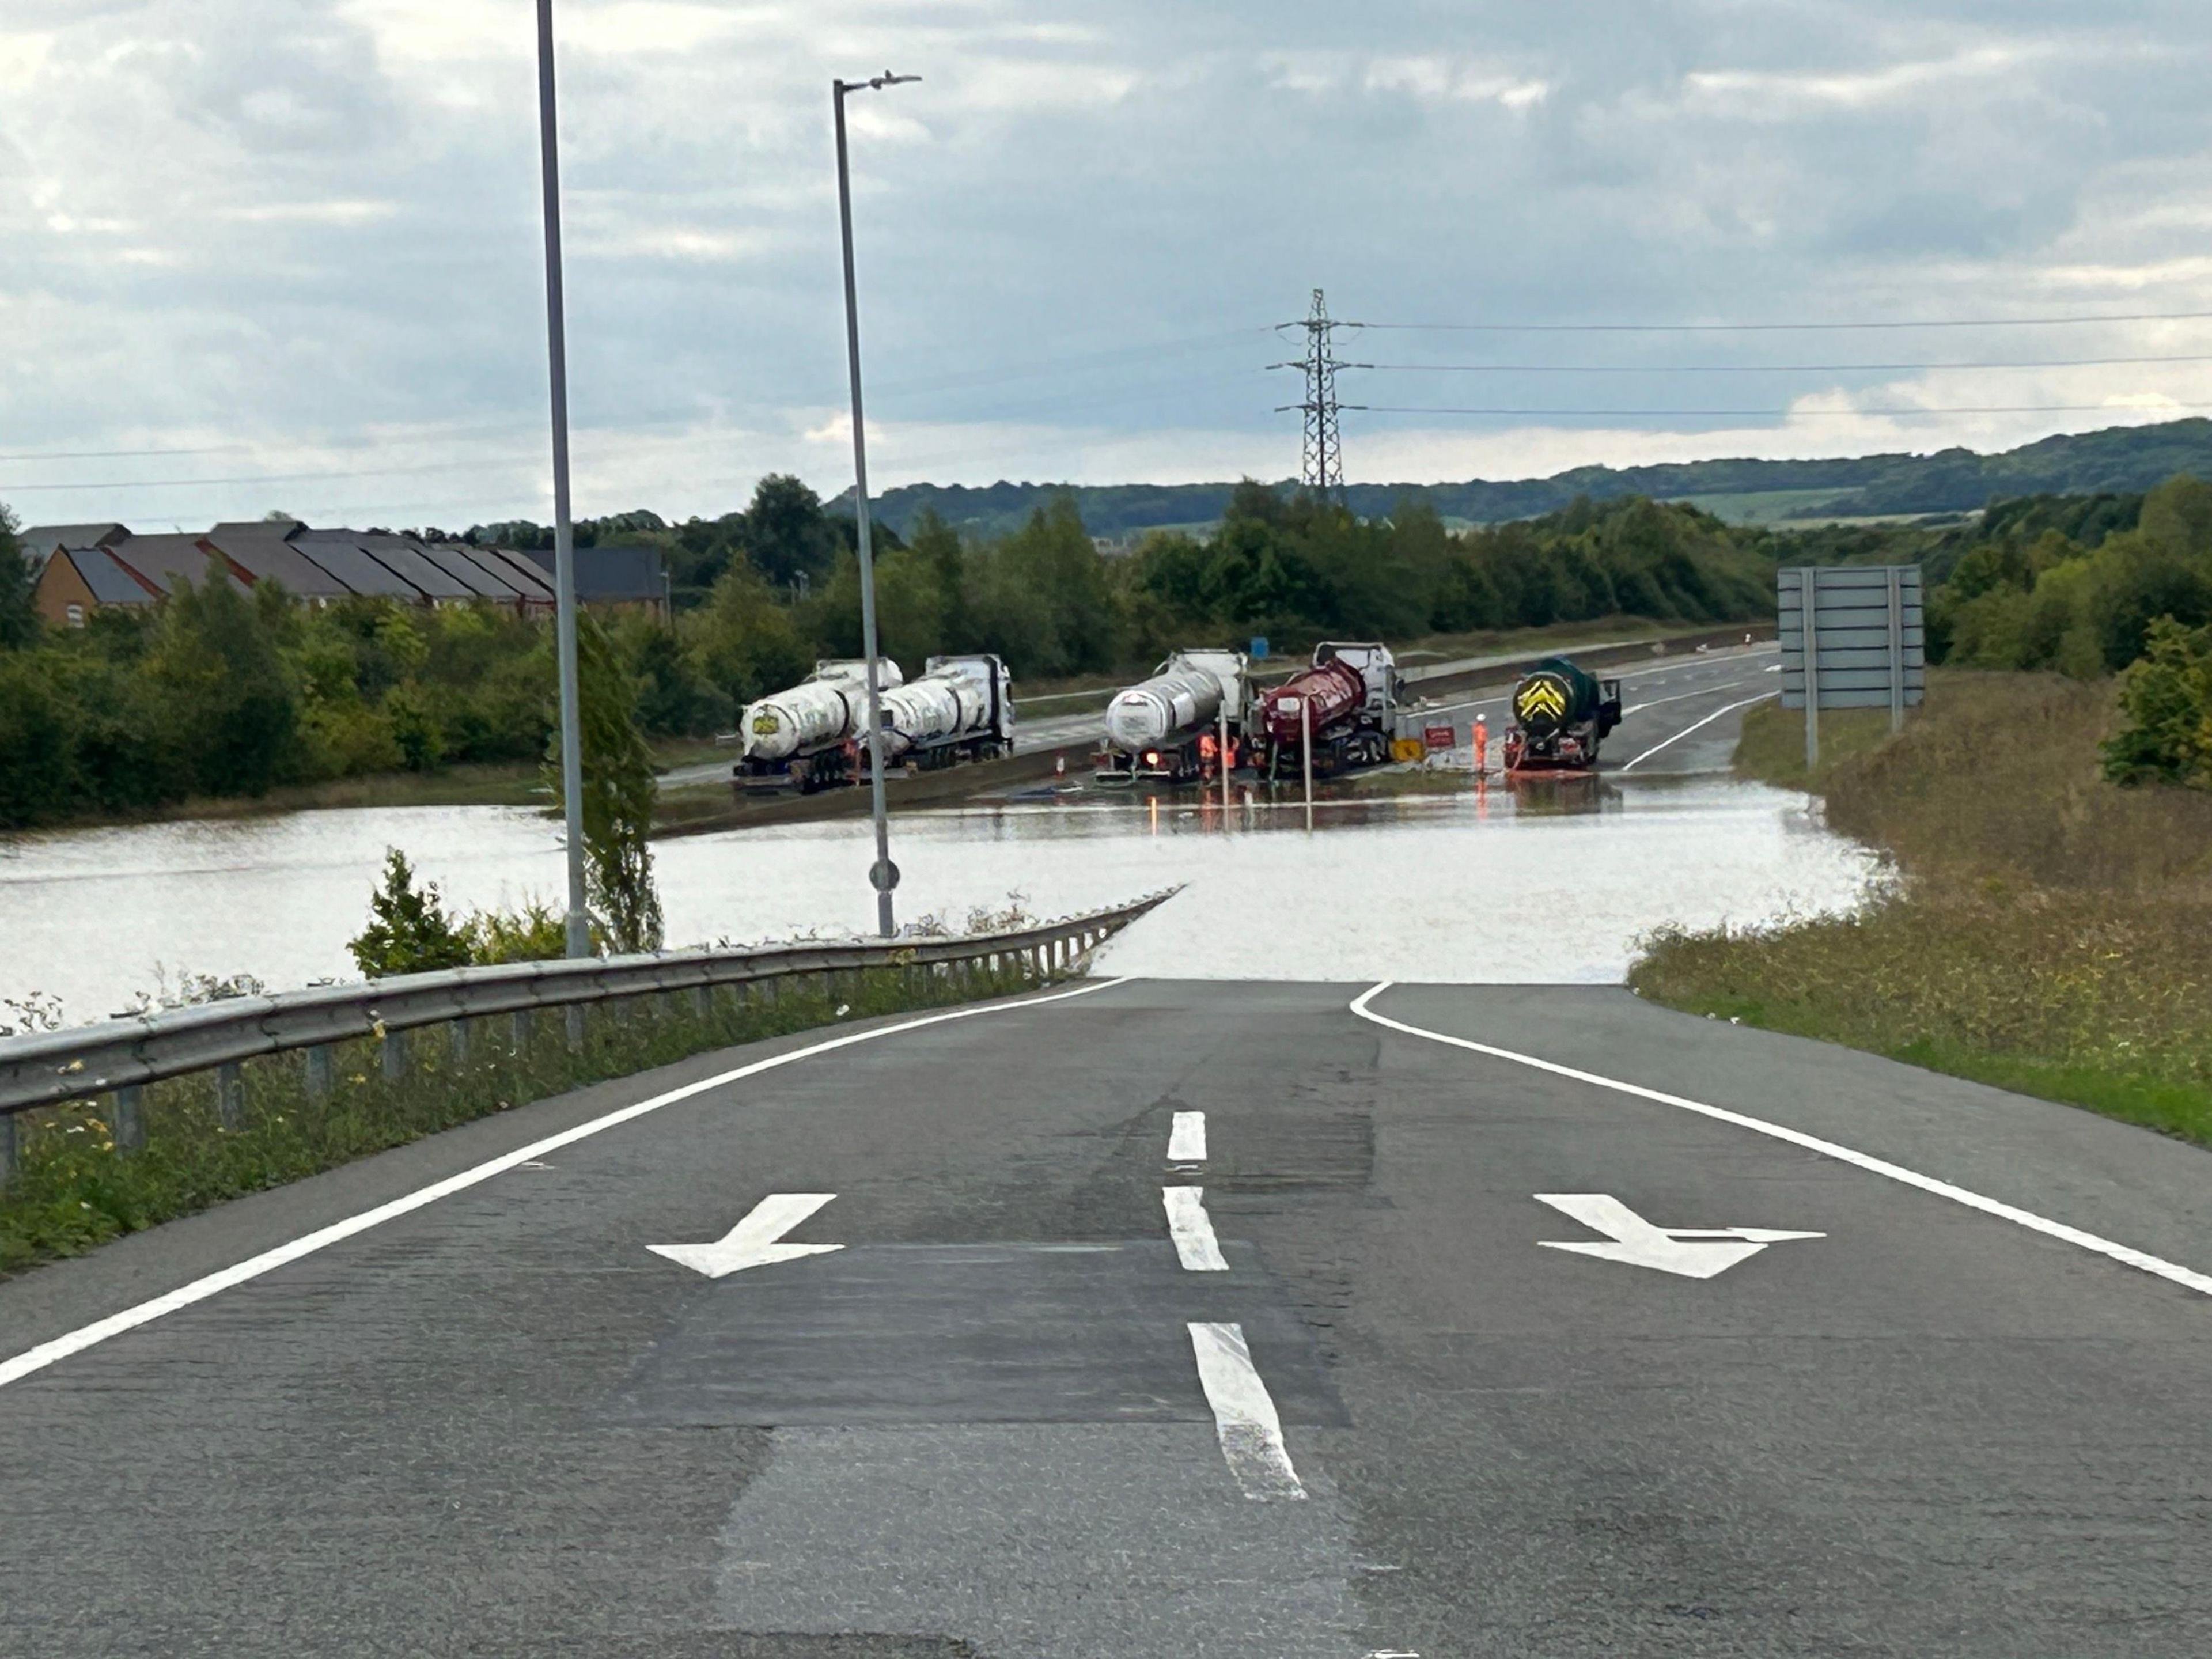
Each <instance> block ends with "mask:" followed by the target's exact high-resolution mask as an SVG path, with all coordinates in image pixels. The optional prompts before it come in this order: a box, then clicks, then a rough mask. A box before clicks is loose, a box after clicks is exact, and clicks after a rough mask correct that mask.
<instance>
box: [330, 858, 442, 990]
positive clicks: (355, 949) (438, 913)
mask: <svg viewBox="0 0 2212 1659" xmlns="http://www.w3.org/2000/svg"><path fill="white" fill-rule="evenodd" d="M346 949H347V950H348V951H351V952H352V953H353V960H354V965H355V966H356V967H357V968H359V969H361V971H362V973H364V974H366V975H368V977H369V978H371V979H385V978H388V977H389V976H391V975H393V974H422V973H428V972H430V971H431V970H433V969H439V968H459V967H461V966H463V965H465V963H467V962H468V961H469V941H468V939H467V938H466V936H465V934H464V933H462V931H461V930H460V929H459V928H458V927H455V926H454V925H453V921H452V919H451V918H450V917H448V916H447V915H446V910H445V906H444V903H443V902H442V901H441V899H440V897H439V895H438V884H437V883H435V882H428V883H426V884H424V885H423V886H422V887H421V888H419V889H418V888H417V887H416V885H415V871H414V867H413V866H411V865H410V864H409V863H408V862H407V855H406V854H404V853H403V852H401V851H400V850H399V849H398V848H397V847H387V848H385V849H384V880H383V883H382V884H381V885H380V886H379V887H378V888H377V890H375V891H374V893H372V894H370V895H369V899H368V927H364V928H362V930H361V932H360V933H356V935H355V936H354V937H353V938H352V939H349V940H347V941H346Z"/></svg>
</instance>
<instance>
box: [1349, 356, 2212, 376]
mask: <svg viewBox="0 0 2212 1659" xmlns="http://www.w3.org/2000/svg"><path fill="white" fill-rule="evenodd" d="M2145 363H2212V352H2195V353H2184V354H2180V355H2178V356H2158V357H2046V358H2043V359H2040V360H2026V361H2021V362H2009V363H1965V362H1948V363H1370V364H1368V365H1367V367H1368V368H1376V369H1386V368H1387V369H1389V370H1392V371H1393V372H1395V373H1401V374H1923V373H1928V372H1930V371H1933V370H1936V369H1979V368H2125V367H2138V366H2141V365H2142V364H2145Z"/></svg>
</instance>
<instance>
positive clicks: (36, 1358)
mask: <svg viewBox="0 0 2212 1659" xmlns="http://www.w3.org/2000/svg"><path fill="white" fill-rule="evenodd" d="M1127 982H1128V981H1127V980H1122V979H1107V980H1100V981H1097V983H1096V984H1092V985H1081V986H1078V987H1076V988H1075V989H1074V990H1073V991H1055V992H1054V993H1053V994H1051V995H1049V996H1042V997H1030V998H1027V999H1025V1000H1023V1001H1020V1002H996V1003H989V1004H986V1005H985V1006H981V1007H977V1008H955V1009H953V1010H951V1012H947V1013H942V1014H926V1015H924V1016H923V1017H922V1018H920V1019H908V1020H902V1021H901V1022H900V1023H899V1024H896V1025H879V1026H878V1027H876V1028H875V1029H874V1030H868V1031H850V1032H848V1033H847V1034H846V1035H845V1036H840V1037H832V1038H830V1039H829V1041H828V1042H816V1043H811V1044H809V1045H808V1046H807V1047H805V1048H793V1049H792V1050H791V1051H790V1052H789V1053H788V1054H771V1055H769V1058H768V1059H766V1060H755V1061H753V1062H752V1063H751V1064H750V1066H738V1068H737V1069H736V1070H734V1071H729V1072H722V1073H717V1074H716V1075H715V1076H714V1077H709V1078H702V1079H700V1080H699V1081H698V1082H696V1083H687V1084H685V1085H684V1086H683V1087H682V1088H680V1089H671V1090H669V1091H667V1092H666V1093H665V1094H659V1095H655V1096H653V1097H652V1098H651V1099H650V1100H641V1101H639V1102H637V1103H635V1105H631V1106H624V1107H623V1108H621V1109H619V1110H617V1111H612V1112H609V1113H607V1114H606V1115H605V1116H603V1117H595V1118H593V1119H592V1120H591V1121H589V1122H588V1123H579V1124H578V1125H576V1127H574V1128H573V1129H563V1130H562V1132H561V1133H559V1134H557V1135H548V1136H547V1137H546V1138H545V1139H543V1140H533V1141H532V1142H531V1143H530V1145H528V1146H518V1147H517V1148H516V1149H515V1150H514V1151H513V1152H503V1153H501V1155H500V1156H499V1157H497V1158H491V1159H489V1160H488V1161H486V1162H484V1163H483V1164H477V1165H476V1166H475V1167H474V1168H472V1169H467V1170H462V1171H461V1172H460V1173H459V1175H453V1176H447V1177H446V1178H445V1179H444V1180H443V1181H436V1182H431V1183H430V1185H428V1186H427V1187H418V1188H416V1190H415V1191H413V1192H411V1193H409V1194H406V1195H405V1196H404V1197H403V1198H395V1199H393V1200H392V1201H391V1202H390V1203H388V1204H380V1205H378V1206H376V1207H375V1208H374V1209H373V1210H363V1211H362V1212H361V1213H360V1214H359V1215H350V1216H348V1217H347V1218H345V1219H344V1220H343V1221H336V1222H332V1223H331V1225H329V1226H327V1227H319V1228H317V1229H316V1230H315V1231H313V1232H311V1233H304V1234H302V1235H301V1237H298V1238H295V1239H293V1240H291V1241H290V1242H289V1243H283V1244H279V1245H278V1246H276V1249H270V1250H264V1251H263V1252H262V1253H261V1254H260V1255H253V1256H248V1257H247V1258H246V1260H245V1261H240V1262H238V1263H235V1264H234V1265H233V1266H231V1267H224V1268H222V1270H220V1271H219V1272H216V1273H209V1274H207V1275H206V1276H205V1277H204V1278H201V1279H194V1280H192V1281H191V1283H190V1284H189V1285H179V1286H178V1287H177V1288H176V1289H175V1290H173V1291H167V1292H166V1293H165V1294H163V1295H161V1296H157V1297H153V1298H151V1299H150V1300H149V1301H145V1302H141V1303H139V1304H137V1306H135V1307H130V1308H125V1310H123V1311H122V1312H121V1313H118V1314H110V1315H109V1316H107V1317H106V1318H105V1319H101V1320H95V1321H94V1322H93V1323H91V1324H89V1325H83V1326H80V1327H79V1328H77V1329H76V1330H73V1331H70V1332H69V1333H68V1334H65V1335H63V1336H58V1337H56V1338H54V1339H53V1340H52V1341H50V1342H41V1343H40V1345H39V1346H37V1347H35V1348H27V1349H25V1350H24V1351H23V1352H21V1353H19V1354H17V1355H16V1356H15V1358H12V1359H7V1360H0V1388H5V1387H7V1385H8V1384H9V1383H17V1382H21V1380H22V1379H23V1378H24V1377H27V1376H30V1375H31V1374H32V1373H33V1371H41V1370H45V1369H46V1367H47V1366H49V1365H51V1364H54V1363H55V1362H56V1361H57V1360H61V1359H66V1358H69V1357H70V1355H71V1354H75V1353H82V1352H84V1351H85V1350H86V1349H87V1348H89V1347H92V1346H94V1345H96V1344H98V1343H101V1342H105V1341H106V1340H108V1338H110V1337H112V1336H120V1335H122V1334H123V1333H124V1332H125V1331H131V1330H136V1329H137V1328H138V1327H139V1326H141V1325H148V1324H151V1323H152V1322H154V1321H155V1320H157V1319H159V1318H161V1316H163V1315H164V1314H173V1313H175V1312H176V1311H177V1310H179V1309H181V1308H189V1307H191V1305H192V1304H194V1303H196V1302H204V1301H206V1300H207V1299H208V1297H211V1296H214V1295H216V1294H217V1293H219V1292H221V1291H227V1290H228V1289H230V1288H231V1287H232V1286H233V1285H243V1284H245V1283H246V1281H247V1280H249V1279H258V1278H260V1277H261V1276H262V1274H264V1273H274V1272H275V1271H276V1269H277V1268H279V1267H285V1266H287V1265H289V1263H291V1262H295V1261H299V1260H300V1259H301V1257H302V1256H307V1255H313V1254H314V1253H315V1252H316V1251H318V1250H319V1249H325V1248H326V1247H327V1246H329V1245H332V1244H336V1243H339V1242H340V1241H341V1240H343V1239H348V1238H351V1237H353V1236H354V1235H355V1234H356V1233H365V1232H367V1231H368V1230H369V1229H370V1228H372V1227H378V1226H381V1225H383V1224H384V1223H386V1222H387V1221H391V1220H394V1219H396V1218H398V1217H400V1216H403V1215H406V1214H409V1213H410V1212H413V1211H416V1210H419V1209H422V1207H423V1206H426V1205H430V1204H435V1203H436V1202H437V1201H438V1200H440V1199H441V1198H450V1197H452V1196H453V1194H455V1193H460V1192H466V1191H467V1190H468V1189H469V1188H471V1187H475V1186H478V1185H481V1184H482V1183H483V1182H487V1181H489V1180H490V1179H491V1178H492V1177H493V1176H496V1175H502V1174H504V1173H506V1172H507V1170H519V1169H520V1168H521V1167H522V1166H523V1165H524V1164H529V1163H532V1162H533V1161H535V1160H537V1159H538V1158H543V1157H544V1155H545V1154H546V1153H548V1152H556V1151H557V1150H559V1149H560V1148H561V1147H563V1146H572V1145H574V1143H575V1142H577V1141H579V1140H586V1139H590V1138H591V1137H592V1136H593V1135H595V1134H598V1133H600V1132H601V1131H602V1130H605V1129H611V1128H613V1127H616V1126H617V1124H623V1123H628V1122H629V1121H630V1120H631V1119H633V1118H640V1117H643V1116H645V1115H647V1113H648V1112H657V1111H659V1109H661V1108H662V1107H664V1106H671V1105H673V1104H675V1103H676V1102H678V1101H679V1100H689V1099H690V1097H692V1096H694V1095H699V1094H704V1093H706V1092H707V1091H708V1090H710V1089H720V1088H722V1087H724V1086H726V1085H729V1084H732V1083H737V1082H740V1081H742V1080H743V1079H746V1078H749V1077H757V1076H758V1075H759V1074H760V1073H763V1072H771V1071H774V1070H775V1068H776V1067H778V1066H790V1065H793V1064H795V1063H796V1062H798V1061H799V1060H811V1059H812V1058H813V1057H814V1056H815V1055H817V1054H829V1053H830V1052H831V1051H832V1050H834V1049H838V1048H851V1047H852V1046H853V1045H854V1043H856V1042H875V1041H876V1040H877V1039H878V1038H879V1037H887V1036H898V1035H899V1034H900V1033H901V1032H902V1031H916V1030H921V1028H922V1027H924V1026H926V1025H943V1024H947V1023H949V1022H951V1021H952V1020H957V1019H975V1018H979V1017H980V1016H982V1015H986V1014H1002V1013H1013V1012H1018V1011H1019V1010H1021V1009H1024V1008H1037V1007H1042V1006H1044V1005H1045V1004H1046V1003H1048V1002H1065V1001H1066V1000H1068V999H1070V998H1071V997H1085V996H1089V995H1090V994H1091V993H1092V992H1094V991H1107V990H1111V989H1112V988H1113V987H1115V986H1116V985H1124V984H1127Z"/></svg>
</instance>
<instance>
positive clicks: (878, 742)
mask: <svg viewBox="0 0 2212 1659" xmlns="http://www.w3.org/2000/svg"><path fill="white" fill-rule="evenodd" d="M539 3H540V4H541V5H544V4H547V3H550V0H539ZM919 80H921V76H919V75H893V74H890V72H889V71H886V72H884V74H882V75H878V76H873V77H872V78H871V79H869V80H866V81H837V80H833V81H831V82H829V86H830V92H831V97H830V102H831V104H832V105H833V106H835V107H836V113H837V219H838V223H839V225H840V227H841V228H842V230H843V232H844V240H845V356H846V359H847V362H848V366H849V368H850V369H851V371H852V377H853V508H854V521H855V523H856V525H857V526H858V528H859V532H860V646H861V649H862V650H863V652H864V653H866V657H867V669H868V787H869V790H870V793H871V795H872V802H871V805H872V810H873V811H874V814H875V820H876V862H875V866H874V867H873V868H872V869H871V870H870V871H869V872H868V882H869V884H870V885H872V887H874V889H875V890H876V928H877V931H878V932H879V933H882V934H883V936H884V938H885V939H890V938H892V937H894V936H895V935H896V933H897V932H898V924H897V923H896V921H893V920H892V917H891V890H892V889H893V888H895V887H896V886H897V885H898V878H899V872H898V866H896V864H893V863H892V862H891V831H890V818H889V816H888V812H887V810H886V808H885V806H884V712H883V690H882V684H881V677H880V675H879V674H878V672H877V668H876V565H875V558H874V556H873V551H872V549H871V547H870V545H869V540H868V437H867V422H866V418H865V417H864V416H863V415H862V413H861V409H860V302H859V300H858V299H857V298H856V296H855V295H854V285H853V184H852V177H851V173H850V170H849V168H848V166H847V163H846V160H845V94H847V93H848V92H880V91H882V90H883V88H885V87H896V86H902V85H904V84H905V83H906V82H910V81H919Z"/></svg>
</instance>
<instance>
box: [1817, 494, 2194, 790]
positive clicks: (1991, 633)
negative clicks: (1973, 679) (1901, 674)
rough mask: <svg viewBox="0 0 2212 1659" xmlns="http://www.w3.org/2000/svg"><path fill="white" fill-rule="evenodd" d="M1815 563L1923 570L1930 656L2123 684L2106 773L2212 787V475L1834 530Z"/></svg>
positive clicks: (1820, 535) (1826, 534)
mask: <svg viewBox="0 0 2212 1659" xmlns="http://www.w3.org/2000/svg"><path fill="white" fill-rule="evenodd" d="M1798 545H1799V547H1800V548H1801V550H1802V553H1803V556H1804V562H1807V563H1830V562H1844V563H1862V562H1863V563H1916V562H1917V563H1918V564H1920V565H1921V566H1922V568H1923V571H1924V573H1925V574H1926V576H1927V578H1928V579H1929V581H1930V582H1931V583H1932V584H1933V586H1931V587H1930V589H1929V594H1928V605H1927V641H1928V657H1929V661H1931V662H1936V663H1944V664H1948V665H1952V666H1954V667H1960V668H1984V669H2002V670H2013V671H2031V672H2033V671H2044V672H2052V673H2059V674H2064V675H2067V676H2069V677H2070V678H2075V679H2083V680H2091V679H2099V678H2104V677H2106V676H2110V675H2117V676H2118V677H2119V679H2120V684H2119V690H2118V707H2119V714H2120V723H2119V726H2118V729H2117V730H2116V732H2114V735H2113V737H2112V740H2111V741H2110V742H2109V743H2108V744H2106V749H2105V759H2106V774H2107V775H2108V776H2110V777H2112V778H2113V779H2114V780H2116V781H2120V782H2124V783H2143V782H2154V781H2157V782H2170V783H2182V784H2191V785H2194V786H2196V787H2212V484H2207V483H2204V482H2203V481H2202V480H2200V479H2198V478H2197V477H2192V476H2191V475H2189V474H2186V473H2182V474H2177V475H2176V476H2174V477H2171V478H2169V479H2167V480H2166V482H2165V483H2161V484H2160V485H2158V486H2157V487H2156V488H2155V489H2150V490H2148V491H2145V492H2142V493H2134V494H2131V493H2124V492H2117V491H2105V492H2100V493H2096V494H2088V495H2031V496H2022V497H2019V498H2017V499H2015V500H2011V501H1997V502H1993V503H1992V504H1991V505H1990V507H1988V508H1987V509H1986V510H1985V511H1984V512H1983V513H1981V514H1980V515H1979V516H1978V518H1977V519H1975V520H1972V521H1970V522H1967V523H1964V524H1960V525H1955V526H1945V527H1942V528H1929V527H1926V526H1917V525H1867V526H1835V527H1832V528H1829V529H1824V530H1820V531H1816V532H1807V533H1806V534H1804V535H1803V536H1802V537H1800V538H1798Z"/></svg>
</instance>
